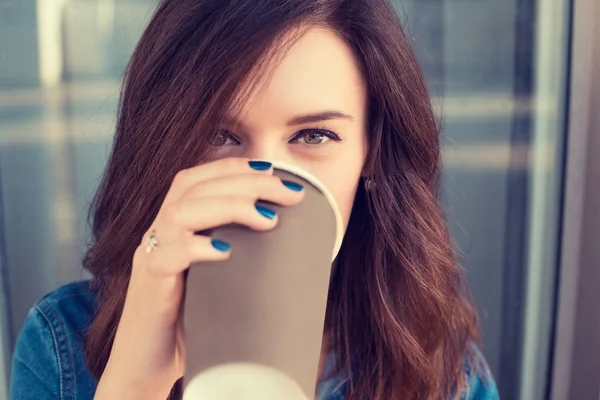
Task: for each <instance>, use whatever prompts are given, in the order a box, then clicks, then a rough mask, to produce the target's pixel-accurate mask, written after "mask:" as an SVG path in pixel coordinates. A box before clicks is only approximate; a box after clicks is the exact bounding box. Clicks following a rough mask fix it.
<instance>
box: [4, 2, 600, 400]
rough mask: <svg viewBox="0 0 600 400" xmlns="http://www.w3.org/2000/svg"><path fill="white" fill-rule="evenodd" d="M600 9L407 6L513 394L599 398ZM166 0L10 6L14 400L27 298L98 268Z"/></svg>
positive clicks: (7, 169) (8, 335)
mask: <svg viewBox="0 0 600 400" xmlns="http://www.w3.org/2000/svg"><path fill="white" fill-rule="evenodd" d="M595 3H596V0H581V1H579V2H578V4H577V5H574V4H572V1H571V0H403V1H396V2H395V4H396V6H397V10H398V12H399V13H400V14H401V17H402V19H403V20H405V21H406V26H407V29H408V31H409V32H410V35H411V37H412V38H413V40H414V43H415V46H416V50H417V53H418V56H419V59H420V61H421V64H422V67H423V69H424V71H425V74H426V77H427V79H428V82H429V86H430V89H431V94H432V97H433V100H434V104H435V106H436V109H437V110H438V112H439V115H440V121H441V125H442V132H443V136H444V137H443V140H444V162H445V173H444V176H443V188H442V189H443V190H442V198H443V202H444V204H445V206H446V209H447V214H448V219H449V222H450V224H451V229H452V233H453V234H454V236H455V238H456V240H457V242H458V244H459V246H460V248H461V250H462V253H463V254H462V257H463V259H462V264H463V266H464V268H465V270H466V273H467V276H468V279H469V282H470V284H471V288H472V291H473V293H474V295H475V298H476V301H477V305H478V308H479V311H480V316H481V324H482V327H483V331H484V346H483V352H484V354H485V356H486V358H487V360H488V362H489V364H490V367H491V369H492V372H493V374H494V376H495V378H496V380H497V382H498V386H499V390H500V393H501V397H502V398H503V399H522V400H537V399H545V398H554V399H598V398H600V393H599V391H598V389H599V387H600V385H599V380H598V379H599V377H600V371H599V368H600V367H599V363H598V361H596V360H599V359H600V358H599V357H595V358H594V359H592V360H590V359H589V357H590V354H591V355H593V354H595V355H600V352H598V349H599V346H600V344H599V340H600V339H598V338H599V337H600V335H596V333H598V330H599V329H598V326H599V324H598V318H597V317H598V310H597V308H596V307H595V306H594V304H597V300H599V298H598V295H597V294H595V293H594V289H593V288H594V287H595V283H596V282H598V280H596V278H600V277H599V276H598V274H597V272H595V270H596V269H597V268H593V267H594V266H597V265H598V262H600V256H599V255H598V250H597V249H596V247H598V246H595V245H594V241H593V240H591V239H593V238H596V240H595V242H597V238H598V236H597V235H596V234H598V233H599V232H600V230H599V229H598V227H600V222H599V221H598V220H597V218H596V214H598V213H597V212H593V210H592V208H593V206H594V204H598V203H597V202H595V199H598V198H600V196H599V195H598V193H599V192H600V190H599V189H598V187H597V185H596V184H595V182H596V181H597V180H598V176H600V175H596V180H593V176H592V172H594V170H598V163H597V162H595V161H594V160H595V158H594V159H593V160H592V161H590V158H589V157H587V154H588V153H591V150H590V149H598V148H599V147H598V144H599V143H598V140H597V139H595V137H594V136H593V135H591V131H592V130H593V129H598V128H599V127H600V124H598V123H597V117H595V114H594V112H593V110H594V108H593V106H594V104H596V105H598V106H600V104H598V103H593V100H594V99H596V98H597V97H598V93H600V88H599V87H598V85H597V84H595V83H594V82H595V81H594V80H593V79H591V77H592V76H593V72H594V71H598V70H600V62H599V61H598V55H600V50H599V49H598V47H599V45H598V44H594V40H593V39H592V38H596V41H597V38H598V37H600V29H598V28H595V27H596V26H598V25H600V5H596V4H595ZM155 6H156V0H0V216H1V219H0V267H1V270H0V271H1V274H0V323H1V325H0V400H4V399H6V398H7V391H8V387H7V382H8V376H9V374H10V357H11V351H12V348H13V345H14V341H15V339H16V336H17V334H18V332H19V330H20V329H21V327H22V324H23V321H24V318H25V316H26V314H27V312H28V310H29V308H30V307H31V306H32V305H33V303H34V302H35V301H36V300H37V299H38V298H39V297H41V296H42V295H43V294H45V293H46V292H48V291H50V290H52V289H54V288H56V287H58V286H59V285H61V284H64V283H66V282H69V281H72V280H77V279H82V278H84V277H85V274H84V273H83V272H82V269H81V266H80V260H81V256H82V254H83V252H84V250H85V245H86V242H87V237H88V236H87V235H88V228H87V224H86V212H87V207H88V204H89V202H90V200H91V198H92V196H93V194H94V190H95V188H96V185H97V183H98V180H99V177H100V175H101V172H102V169H103V167H104V165H105V162H106V160H107V157H108V154H109V151H110V145H111V136H112V134H113V132H114V126H115V112H116V106H117V102H118V98H119V86H120V82H121V77H122V74H123V72H124V69H125V67H126V65H127V62H128V59H129V57H130V55H131V53H132V51H133V48H134V46H135V43H136V41H137V39H138V38H139V36H140V34H141V33H142V30H143V28H144V26H145V24H146V23H147V21H148V20H149V18H150V16H151V15H152V12H153V10H154V8H155ZM576 22H577V23H576ZM594 29H596V31H594ZM594 68H595V69H594ZM596 76H598V75H596ZM596 80H598V79H596ZM594 85H595V86H594ZM599 110H600V109H599ZM594 118H596V122H594V121H595V120H594ZM594 146H595V147H594ZM590 187H591V188H592V189H589V188H590ZM586 188H587V189H586ZM588 209H589V213H588ZM595 235H596V236H595ZM582 282H583V283H582ZM590 285H591V286H590ZM586 307H587V308H586ZM582 323H583V324H584V325H581V324H582ZM585 324H587V325H585ZM578 335H579V336H578ZM578 338H579V339H581V340H579V339H578ZM594 352H595V353H594ZM586 354H587V357H586ZM580 355H583V356H582V357H583V358H582V357H580ZM578 371H579V372H578ZM581 371H585V373H584V376H583V377H582V376H581V374H580V372H581Z"/></svg>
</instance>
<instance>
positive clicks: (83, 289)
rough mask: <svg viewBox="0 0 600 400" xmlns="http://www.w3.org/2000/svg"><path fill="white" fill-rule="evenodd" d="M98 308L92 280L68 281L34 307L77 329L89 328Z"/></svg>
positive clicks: (50, 318)
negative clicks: (91, 285)
mask: <svg viewBox="0 0 600 400" xmlns="http://www.w3.org/2000/svg"><path fill="white" fill-rule="evenodd" d="M95 308H96V295H95V293H94V292H93V291H92V290H91V287H90V281H79V282H72V283H68V284H66V285H64V286H61V287H59V288H58V289H56V290H54V291H52V292H50V293H48V294H47V295H45V296H44V297H42V298H41V299H40V300H39V301H38V302H37V303H36V304H35V306H34V307H33V309H32V311H33V312H34V313H35V311H36V310H37V311H38V312H39V313H41V314H42V315H43V316H45V317H46V318H47V319H48V320H50V321H52V322H55V321H53V320H54V319H60V320H62V322H64V323H65V324H67V325H69V326H70V327H72V328H75V329H77V330H79V329H83V328H87V326H89V324H90V323H91V321H92V319H93V315H94V310H95Z"/></svg>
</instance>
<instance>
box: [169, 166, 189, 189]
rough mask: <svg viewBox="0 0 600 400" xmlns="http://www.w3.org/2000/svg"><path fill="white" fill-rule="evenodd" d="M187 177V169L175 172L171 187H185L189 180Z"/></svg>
mask: <svg viewBox="0 0 600 400" xmlns="http://www.w3.org/2000/svg"><path fill="white" fill-rule="evenodd" d="M189 175H190V171H189V170H188V169H182V170H181V171H179V172H177V173H176V174H175V177H174V178H173V185H172V186H174V187H183V186H185V184H186V182H187V181H188V180H189Z"/></svg>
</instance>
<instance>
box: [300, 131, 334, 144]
mask: <svg viewBox="0 0 600 400" xmlns="http://www.w3.org/2000/svg"><path fill="white" fill-rule="evenodd" d="M301 139H302V140H303V141H304V143H306V144H321V143H323V142H326V141H328V140H329V138H328V137H327V136H325V135H324V134H322V133H319V132H310V133H307V134H306V135H304V136H302V138H301Z"/></svg>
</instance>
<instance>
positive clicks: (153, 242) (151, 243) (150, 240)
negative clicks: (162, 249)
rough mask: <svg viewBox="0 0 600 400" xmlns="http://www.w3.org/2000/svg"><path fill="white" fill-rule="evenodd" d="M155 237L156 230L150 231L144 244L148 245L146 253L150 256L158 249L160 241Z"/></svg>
mask: <svg viewBox="0 0 600 400" xmlns="http://www.w3.org/2000/svg"><path fill="white" fill-rule="evenodd" d="M155 235H156V230H154V229H152V231H150V233H149V234H148V236H147V237H146V240H145V242H144V244H145V245H146V253H148V254H150V253H152V250H154V249H156V248H158V239H157V238H156V236H155Z"/></svg>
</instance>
